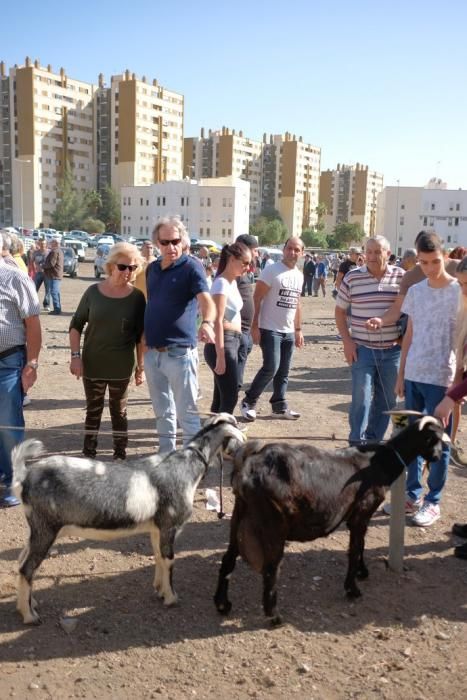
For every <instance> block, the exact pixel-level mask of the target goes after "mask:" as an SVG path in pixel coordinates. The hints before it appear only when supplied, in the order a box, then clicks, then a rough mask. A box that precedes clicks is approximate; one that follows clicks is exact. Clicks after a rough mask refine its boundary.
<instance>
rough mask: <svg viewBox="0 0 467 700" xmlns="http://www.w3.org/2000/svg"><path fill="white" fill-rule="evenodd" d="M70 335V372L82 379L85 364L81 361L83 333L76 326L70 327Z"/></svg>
mask: <svg viewBox="0 0 467 700" xmlns="http://www.w3.org/2000/svg"><path fill="white" fill-rule="evenodd" d="M68 337H69V340H70V352H71V360H70V372H71V373H72V374H73V375H74V376H75V377H76V379H80V378H81V377H82V375H83V364H82V361H81V349H80V345H81V333H80V332H79V331H78V330H77V329H76V328H70V331H69V334H68Z"/></svg>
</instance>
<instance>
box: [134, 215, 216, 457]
mask: <svg viewBox="0 0 467 700" xmlns="http://www.w3.org/2000/svg"><path fill="white" fill-rule="evenodd" d="M153 240H154V243H155V244H156V245H157V246H158V248H159V249H160V251H161V257H160V258H159V259H158V260H155V261H154V262H153V263H151V264H150V265H149V267H148V268H147V290H148V297H147V304H146V313H145V317H144V335H145V342H146V346H147V349H146V352H145V356H144V358H145V359H144V368H145V371H146V379H147V382H148V387H149V394H150V396H151V401H152V405H153V408H154V413H155V414H156V424H157V431H158V433H159V452H160V453H166V452H171V451H172V450H174V449H175V441H176V432H177V421H178V423H179V424H180V427H181V428H182V431H183V444H184V445H186V444H187V443H188V442H189V441H190V440H191V438H192V437H193V435H194V434H195V433H197V432H198V430H199V429H200V427H201V424H200V420H199V416H198V414H197V409H196V398H197V395H198V375H197V370H198V350H197V341H198V339H199V340H200V341H202V342H205V343H213V342H214V319H215V316H216V307H215V305H214V302H213V301H212V298H211V295H210V294H209V289H208V285H207V282H206V275H205V273H204V270H203V268H202V266H201V265H200V264H199V262H198V261H196V260H194V259H193V258H191V257H190V256H188V255H186V254H185V253H184V252H183V250H186V249H187V248H188V247H189V245H190V239H189V237H188V233H187V231H186V229H185V227H184V225H183V223H182V222H181V221H180V219H178V218H177V217H173V218H165V219H161V220H160V221H159V222H158V223H157V225H156V227H155V229H154V231H153ZM198 305H199V309H200V312H201V315H202V319H203V320H202V322H201V326H200V329H199V332H198V333H197V332H196V326H197V324H196V318H197V314H198Z"/></svg>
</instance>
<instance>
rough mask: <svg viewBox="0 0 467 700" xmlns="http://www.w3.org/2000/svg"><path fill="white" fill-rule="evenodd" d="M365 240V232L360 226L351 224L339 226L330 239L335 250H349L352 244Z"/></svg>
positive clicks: (346, 223)
mask: <svg viewBox="0 0 467 700" xmlns="http://www.w3.org/2000/svg"><path fill="white" fill-rule="evenodd" d="M364 238H365V231H364V230H363V229H362V227H361V226H360V224H357V223H355V224H349V223H348V222H344V223H342V224H337V226H336V227H335V229H334V231H333V232H332V237H328V240H329V241H330V245H331V240H332V243H333V245H332V246H331V247H333V248H348V247H349V245H351V244H352V243H361V241H363V239H364Z"/></svg>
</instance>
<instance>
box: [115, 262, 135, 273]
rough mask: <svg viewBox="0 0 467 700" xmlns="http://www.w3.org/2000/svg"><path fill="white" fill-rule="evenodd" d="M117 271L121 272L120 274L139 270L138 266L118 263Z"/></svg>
mask: <svg viewBox="0 0 467 700" xmlns="http://www.w3.org/2000/svg"><path fill="white" fill-rule="evenodd" d="M117 269H118V270H120V272H125V270H130V272H134V271H135V270H137V269H138V265H125V264H124V263H117Z"/></svg>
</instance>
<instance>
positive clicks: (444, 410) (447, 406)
mask: <svg viewBox="0 0 467 700" xmlns="http://www.w3.org/2000/svg"><path fill="white" fill-rule="evenodd" d="M455 403H456V402H455V401H453V400H452V399H451V398H449V396H445V397H444V399H443V400H442V401H440V402H439V404H438V405H437V406H436V408H435V410H434V416H435V418H439V419H440V421H441V422H442V424H443V426H444V427H445V428H446V427H447V425H448V423H449V416H450V415H451V412H452V409H453V408H454V406H455Z"/></svg>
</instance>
